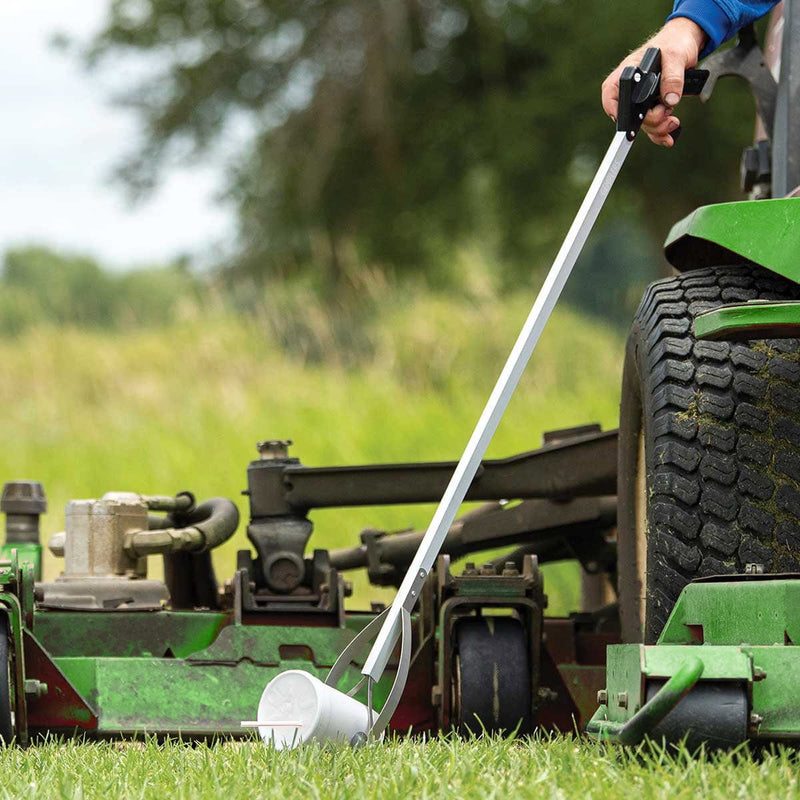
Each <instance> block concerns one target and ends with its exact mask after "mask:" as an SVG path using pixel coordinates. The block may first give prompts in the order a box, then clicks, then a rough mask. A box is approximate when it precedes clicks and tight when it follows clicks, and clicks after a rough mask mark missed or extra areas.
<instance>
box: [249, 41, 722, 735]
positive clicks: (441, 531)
mask: <svg viewBox="0 0 800 800" xmlns="http://www.w3.org/2000/svg"><path fill="white" fill-rule="evenodd" d="M705 77H707V73H703V71H700V70H691V71H690V72H689V73H687V76H686V93H688V94H698V93H699V92H700V91H701V90H702V88H703V83H704V82H705ZM660 84H661V54H660V52H659V51H658V50H657V49H650V50H648V51H647V52H646V53H645V55H644V58H643V60H642V63H641V64H640V65H639V66H638V67H628V68H627V69H625V70H624V72H623V73H622V76H621V79H620V93H619V98H620V101H619V116H618V121H617V133H616V134H615V136H614V138H613V140H612V142H611V146H610V147H609V148H608V152H607V153H606V155H605V158H603V161H602V163H601V164H600V167H599V169H598V170H597V174H596V175H595V177H594V180H593V181H592V184H591V186H590V187H589V191H588V192H587V194H586V198H585V199H584V201H583V203H582V204H581V207H580V210H579V211H578V214H577V216H576V217H575V221H574V222H573V223H572V227H571V228H570V229H569V233H568V234H567V237H566V239H565V240H564V243H563V245H562V246H561V249H560V250H559V252H558V255H557V256H556V259H555V261H554V263H553V266H552V267H551V268H550V272H549V273H548V275H547V278H546V279H545V282H544V285H543V286H542V288H541V290H540V292H539V295H538V297H537V298H536V301H535V303H534V304H533V308H532V309H531V311H530V314H529V315H528V318H527V320H526V321H525V324H524V326H523V328H522V331H521V332H520V334H519V338H518V339H517V341H516V343H515V345H514V348H513V349H512V351H511V354H510V355H509V357H508V360H507V361H506V364H505V366H504V367H503V371H502V372H501V373H500V377H499V379H498V380H497V384H496V385H495V387H494V389H493V391H492V394H491V396H490V397H489V401H488V402H487V404H486V407H485V408H484V410H483V413H482V414H481V417H480V419H479V420H478V424H477V426H476V427H475V430H474V431H473V433H472V436H471V438H470V440H469V443H468V444H467V447H466V449H465V450H464V454H463V455H462V456H461V460H460V461H459V462H458V465H457V466H456V469H455V472H454V473H453V477H452V478H451V480H450V483H449V484H448V486H447V489H446V490H445V493H444V496H443V497H442V499H441V502H440V503H439V506H438V508H437V509H436V512H435V513H434V515H433V519H432V520H431V523H430V525H429V527H428V529H427V531H426V533H425V536H424V537H423V539H422V541H421V543H420V545H419V549H418V550H417V552H416V555H415V556H414V559H413V560H412V562H411V565H410V567H409V569H408V572H407V573H406V575H405V578H404V579H403V582H402V584H401V585H400V588H399V590H398V592H397V595H396V597H395V599H394V601H393V602H392V604H391V606H390V607H389V608H388V609H387V610H386V611H385V612H384V613H383V614H382V615H381V616H380V617H379V618H376V619H375V620H373V622H372V623H371V624H370V625H368V626H367V627H366V628H365V629H364V630H363V631H361V633H360V634H359V635H358V636H357V637H356V638H355V639H354V640H353V641H351V643H350V644H349V645H348V647H347V648H346V649H345V651H344V652H343V653H342V655H341V656H340V657H339V660H338V661H337V663H336V664H335V665H334V666H333V667H332V668H331V671H330V674H329V676H328V680H327V681H326V684H327V687H328V690H329V691H330V692H333V693H334V694H335V695H340V696H341V697H342V698H344V697H346V698H347V700H349V701H350V703H352V702H355V701H354V700H353V699H352V697H351V696H349V695H352V694H353V693H354V692H355V690H356V689H355V688H354V689H352V690H351V692H350V693H349V695H344V694H343V693H341V692H339V691H337V690H336V689H335V686H336V684H337V683H338V680H339V679H340V678H341V677H342V675H343V673H344V671H345V669H346V668H347V667H348V666H349V664H350V663H351V659H352V657H353V656H354V655H355V653H356V652H357V651H358V648H359V647H360V646H362V645H363V644H364V643H365V642H366V641H368V640H369V639H370V638H371V637H372V635H373V634H374V627H375V626H376V625H377V624H379V623H378V621H379V620H380V623H381V626H380V630H378V632H377V636H375V641H374V644H373V646H372V649H371V650H370V651H369V654H368V656H367V659H366V661H365V663H364V667H363V669H362V671H361V672H362V676H363V677H362V680H361V681H360V682H359V684H358V686H359V687H360V686H361V685H363V684H364V683H366V684H367V690H368V691H367V696H368V704H369V707H368V708H367V709H365V714H364V716H363V718H362V728H361V729H360V730H353V728H352V727H350V728H348V726H347V725H346V724H345V722H344V718H345V717H346V716H348V711H349V707H348V708H345V706H344V704H343V707H342V726H341V727H342V729H341V730H338V732H334V728H336V726H333V728H331V726H330V725H327V726H326V730H325V731H324V732H323V731H320V733H321V734H322V735H324V736H325V738H348V739H351V740H352V739H353V738H355V739H362V738H364V736H365V735H372V736H379V735H380V734H382V733H383V730H384V729H385V727H386V725H387V724H388V723H389V720H390V718H391V715H392V713H393V712H394V710H395V708H396V707H397V704H398V703H399V701H400V696H401V694H402V691H403V688H404V686H405V680H406V677H407V674H408V666H409V661H410V655H411V652H410V651H411V642H410V635H411V624H410V620H411V611H412V610H413V608H414V605H415V604H416V602H417V599H418V597H419V595H420V590H421V589H422V585H423V583H424V582H425V579H426V578H427V577H428V573H429V572H430V570H431V569H432V568H433V565H434V563H435V561H436V557H437V556H438V554H439V550H440V549H441V546H442V543H443V541H444V539H445V537H446V535H447V532H448V530H449V529H450V526H451V525H452V524H453V520H454V519H455V516H456V513H457V512H458V509H459V507H460V505H461V504H462V502H463V501H464V497H465V496H466V494H467V490H468V489H469V487H470V484H471V483H472V480H473V478H474V477H475V473H476V471H477V469H478V467H479V466H480V463H481V459H482V458H483V456H484V454H485V452H486V448H487V447H488V446H489V442H490V441H491V439H492V437H493V436H494V433H495V431H496V430H497V426H498V425H499V424H500V420H501V419H502V418H503V414H504V413H505V410H506V408H507V407H508V403H509V401H510V400H511V397H512V395H513V393H514V390H515V389H516V387H517V384H518V383H519V380H520V378H521V377H522V374H523V372H524V370H525V367H526V366H527V364H528V361H529V360H530V357H531V355H532V354H533V350H534V348H535V347H536V343H537V342H538V341H539V337H540V336H541V334H542V331H543V330H544V326H545V324H546V323H547V320H548V319H549V317H550V314H551V313H552V311H553V309H554V307H555V305H556V302H557V300H558V298H559V295H560V294H561V291H562V289H563V288H564V285H565V284H566V282H567V278H568V277H569V274H570V272H571V271H572V268H573V267H574V266H575V262H576V261H577V259H578V256H579V255H580V253H581V250H582V249H583V246H584V244H585V243H586V239H587V238H588V236H589V233H590V231H591V230H592V227H593V226H594V223H595V221H596V220H597V217H598V215H599V213H600V210H601V209H602V208H603V204H604V203H605V201H606V198H607V197H608V195H609V192H610V191H611V187H612V186H613V185H614V181H615V180H616V178H617V175H618V174H619V171H620V169H621V168H622V165H623V163H624V162H625V158H626V157H627V155H628V153H629V151H630V149H631V146H632V144H633V141H634V139H635V138H636V134H637V133H638V131H639V129H640V128H641V125H642V122H643V121H644V118H645V116H646V114H647V112H648V111H649V110H650V109H651V108H653V107H654V106H656V105H657V104H658V103H659V89H660ZM399 638H401V639H402V643H401V648H400V651H401V652H400V663H399V665H398V669H397V674H396V678H395V682H394V685H393V687H392V689H391V691H390V692H389V696H388V698H387V700H386V702H385V704H384V706H383V708H382V709H381V712H380V715H379V716H378V717H377V719H373V711H372V708H371V698H372V691H371V688H372V684H373V683H374V682H375V681H378V680H379V679H380V677H381V675H383V672H384V670H385V668H386V664H387V662H388V661H389V658H390V656H391V654H392V651H393V650H394V647H395V645H396V644H397V640H398V639H399ZM284 674H285V675H289V674H290V673H284ZM281 677H282V676H280V675H279V676H278V677H277V678H275V679H274V680H273V682H272V683H270V685H268V686H267V688H266V689H265V691H264V694H265V696H266V695H267V694H268V693H269V692H270V689H271V688H272V687H273V684H276V683H277V682H279V681H280V680H281ZM274 688H275V689H277V688H278V687H274ZM356 688H357V687H356ZM310 692H311V689H309V695H307V696H306V697H300V696H298V697H297V702H298V703H301V702H303V701H305V702H309V698H310ZM283 696H284V697H285V693H284V695H283ZM336 702H337V700H336V698H335V697H333V696H332V695H330V696H328V697H327V698H326V703H327V704H329V705H327V706H326V708H328V709H330V710H331V712H333V710H334V706H335V704H336ZM263 704H264V699H263V698H262V705H263ZM283 710H284V713H285V712H286V708H285V705H284V708H283ZM329 719H330V717H329ZM265 727H268V723H266V726H265ZM306 734H307V735H308V737H307V738H319V737H318V736H317V737H315V736H314V731H310V730H307V731H305V732H304V733H302V734H300V735H298V736H297V737H296V738H295V739H294V740H293V741H292V743H295V742H297V741H302V740H304V739H305V738H306ZM263 735H264V731H262V736H263ZM265 738H266V737H265ZM286 744H288V742H287V743H286Z"/></svg>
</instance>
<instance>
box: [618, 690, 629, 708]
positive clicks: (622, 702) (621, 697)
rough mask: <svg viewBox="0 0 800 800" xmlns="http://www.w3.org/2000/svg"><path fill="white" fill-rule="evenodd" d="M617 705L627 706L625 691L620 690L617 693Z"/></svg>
mask: <svg viewBox="0 0 800 800" xmlns="http://www.w3.org/2000/svg"><path fill="white" fill-rule="evenodd" d="M617 705H618V706H619V707H620V708H627V707H628V693H627V692H620V693H619V694H618V695H617Z"/></svg>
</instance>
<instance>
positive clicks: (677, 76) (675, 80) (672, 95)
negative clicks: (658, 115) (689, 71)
mask: <svg viewBox="0 0 800 800" xmlns="http://www.w3.org/2000/svg"><path fill="white" fill-rule="evenodd" d="M686 66H687V64H686V56H685V55H681V54H679V53H675V52H673V51H670V50H665V51H664V52H662V54H661V99H662V100H663V101H664V103H665V104H666V105H668V106H671V107H672V106H676V105H678V101H679V100H680V99H681V97H682V96H683V74H684V71H685V70H686Z"/></svg>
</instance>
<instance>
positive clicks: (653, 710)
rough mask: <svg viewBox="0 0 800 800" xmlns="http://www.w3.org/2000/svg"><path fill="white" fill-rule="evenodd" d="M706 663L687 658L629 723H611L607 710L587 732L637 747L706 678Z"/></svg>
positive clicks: (690, 657) (599, 715)
mask: <svg viewBox="0 0 800 800" xmlns="http://www.w3.org/2000/svg"><path fill="white" fill-rule="evenodd" d="M703 669H704V663H703V661H702V660H701V659H699V658H697V657H695V656H688V657H685V658H684V659H683V661H682V663H681V664H680V666H679V667H678V669H677V670H676V671H675V674H674V675H672V676H671V677H670V678H669V680H667V682H666V683H665V684H664V685H663V686H662V687H661V688H660V689H659V690H658V692H657V693H656V695H655V697H653V698H652V699H650V700H649V701H648V702H647V703H645V704H644V705H643V706H642V707H641V708H640V709H639V710H638V711H637V712H636V713H634V714H633V715H632V716H631V717H630V719H628V721H627V722H625V723H621V722H611V721H609V720H608V717H607V715H606V714H605V711H604V709H603V708H602V707H601V708H600V709H598V712H597V714H595V716H594V717H592V719H591V720H590V722H589V725H588V727H587V730H588V732H589V733H594V734H595V735H597V736H598V738H600V739H603V740H606V741H612V742H616V743H618V744H622V745H629V746H631V745H636V744H639V742H641V741H642V739H644V738H645V736H647V734H648V733H650V732H651V731H652V730H653V729H654V728H655V727H656V726H657V725H658V724H659V723H660V722H661V721H662V720H663V719H664V717H666V716H667V714H669V712H670V711H672V709H674V708H675V706H677V705H678V703H679V702H680V701H681V700H682V699H683V698H684V697H685V696H686V695H687V694H688V693H689V692H690V691H691V690H692V689H693V688H694V687H695V685H696V684H697V681H698V680H700V676H701V675H702V674H703Z"/></svg>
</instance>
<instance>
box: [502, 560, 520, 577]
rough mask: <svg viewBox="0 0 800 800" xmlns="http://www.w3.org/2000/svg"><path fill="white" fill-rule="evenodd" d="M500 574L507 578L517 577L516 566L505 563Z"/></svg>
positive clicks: (508, 562) (511, 562) (510, 562)
mask: <svg viewBox="0 0 800 800" xmlns="http://www.w3.org/2000/svg"><path fill="white" fill-rule="evenodd" d="M502 574H503V575H507V576H514V575H519V570H518V569H517V565H516V564H515V563H514V562H513V561H506V563H505V564H504V565H503V572H502Z"/></svg>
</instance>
